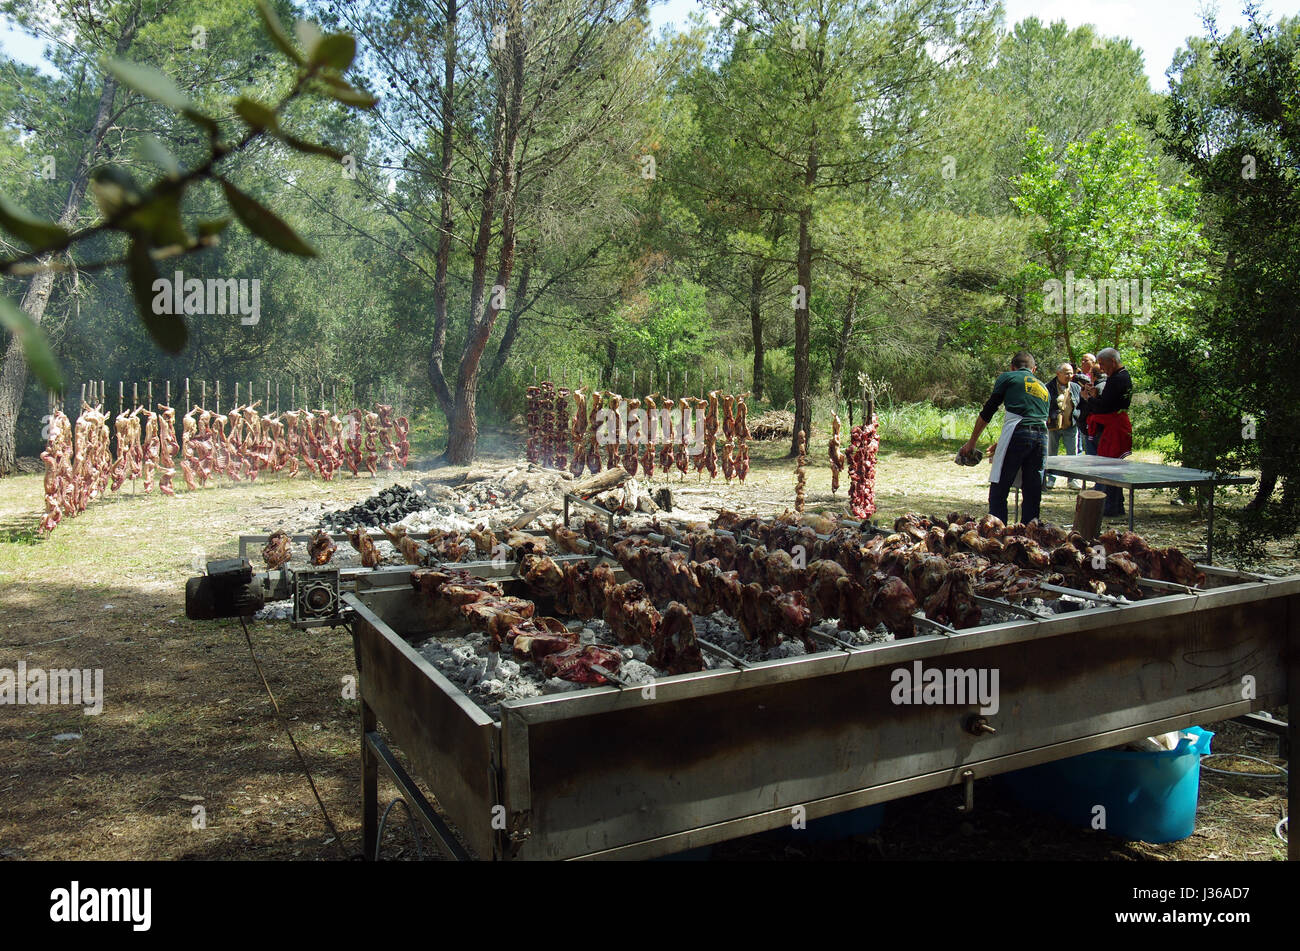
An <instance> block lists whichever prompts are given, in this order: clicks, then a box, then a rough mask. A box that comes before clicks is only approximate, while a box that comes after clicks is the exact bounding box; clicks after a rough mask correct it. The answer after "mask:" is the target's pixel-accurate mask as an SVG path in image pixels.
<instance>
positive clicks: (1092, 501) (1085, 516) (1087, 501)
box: [1074, 489, 1106, 541]
mask: <svg viewBox="0 0 1300 951" xmlns="http://www.w3.org/2000/svg"><path fill="white" fill-rule="evenodd" d="M1105 506H1106V493H1105V492H1098V491H1097V490H1096V489H1083V490H1082V491H1080V492H1079V494H1078V496H1077V497H1076V498H1075V502H1074V530H1075V531H1076V532H1078V533H1079V534H1080V535H1082V536H1083V537H1084V538H1085V539H1087V540H1088V541H1092V540H1093V539H1094V538H1096V537H1097V534H1098V533H1099V532H1100V531H1101V513H1102V509H1104V508H1105Z"/></svg>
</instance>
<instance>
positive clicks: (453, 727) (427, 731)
mask: <svg viewBox="0 0 1300 951" xmlns="http://www.w3.org/2000/svg"><path fill="white" fill-rule="evenodd" d="M575 557H577V556H575ZM592 557H598V556H597V555H593V556H592ZM456 567H458V568H465V569H468V570H469V571H470V572H471V573H474V574H477V575H481V576H494V577H498V578H507V579H508V578H509V577H510V576H511V574H512V571H513V566H508V567H507V566H502V565H500V564H492V563H489V562H476V563H469V564H462V565H457V566H456ZM1199 567H1200V568H1201V569H1202V570H1203V571H1205V572H1206V575H1207V577H1208V580H1207V582H1206V584H1205V585H1204V587H1202V588H1186V587H1183V586H1181V585H1173V584H1163V585H1162V584H1159V583H1153V582H1148V583H1146V585H1145V586H1146V587H1147V588H1149V589H1151V593H1152V595H1153V596H1151V597H1148V598H1146V599H1145V600H1142V601H1138V602H1132V603H1130V602H1125V601H1121V600H1118V599H1108V598H1104V597H1101V598H1094V599H1093V602H1094V606H1093V607H1092V608H1091V609H1089V610H1080V611H1074V612H1069V613H1062V614H1057V615H1054V616H1039V615H1036V614H1035V613H1034V612H1033V611H1030V610H1025V609H1021V610H1019V611H1018V612H1016V611H1008V612H1007V613H1008V614H1012V613H1018V614H1020V615H1023V616H1021V617H1018V618H1017V619H1015V620H1011V621H1006V622H1003V623H995V624H986V625H983V626H980V627H974V628H968V629H965V630H962V631H960V632H957V631H950V630H946V629H939V628H938V627H937V626H934V625H931V626H929V627H928V628H921V629H920V630H921V633H920V634H919V635H918V636H916V637H912V638H908V639H905V640H898V641H894V642H891V643H886V644H877V645H872V646H867V647H856V646H852V645H850V644H847V643H843V642H832V641H828V642H827V643H826V645H825V649H824V650H820V651H819V652H817V653H812V654H806V655H803V656H798V657H790V658H785V659H781V660H769V661H760V662H746V661H744V660H742V659H740V658H736V659H734V661H733V662H725V661H724V662H722V663H721V664H720V665H719V666H718V667H717V668H715V669H711V670H705V671H701V672H698V673H688V674H680V675H677V676H666V677H663V678H661V679H657V680H656V681H654V682H653V683H651V684H649V685H640V686H635V687H619V686H613V685H610V686H598V687H589V688H587V689H582V690H577V691H572V692H567V693H561V694H556V695H548V696H541V697H536V698H530V699H524V700H507V701H505V702H503V703H501V704H500V716H499V718H494V717H493V716H491V715H489V714H488V713H487V712H485V710H484V709H482V708H481V707H480V706H479V705H478V704H477V703H475V702H474V700H473V699H471V697H469V696H468V695H466V694H465V693H464V692H463V691H462V690H461V689H459V688H458V687H457V686H456V685H455V684H454V683H452V682H451V681H449V680H448V679H447V678H446V677H444V676H443V675H442V674H441V673H440V672H439V671H438V670H437V669H436V668H435V667H434V666H433V665H432V664H431V663H430V662H429V661H427V660H425V659H424V658H423V657H422V656H421V655H420V653H419V652H418V651H417V650H416V649H415V648H414V647H413V646H412V645H413V644H415V643H419V642H421V641H423V640H425V639H426V638H428V637H430V636H432V635H434V634H437V633H439V632H436V631H430V630H427V629H426V625H425V622H424V620H423V618H424V616H425V612H424V611H423V609H422V606H421V603H420V600H419V595H418V593H417V592H416V591H415V590H413V588H412V586H411V585H410V584H409V579H408V578H406V577H404V571H403V570H402V569H393V570H389V571H385V572H380V573H374V574H371V573H366V572H362V573H359V574H356V575H355V576H354V579H353V580H354V582H355V588H354V590H352V591H344V593H342V595H341V602H342V604H343V605H344V608H345V610H350V612H351V627H352V632H353V636H354V640H355V645H356V658H357V664H358V668H359V672H360V686H361V700H362V725H363V741H362V768H363V808H364V829H365V840H366V841H365V849H366V854H367V855H373V854H374V849H375V845H376V835H377V825H378V823H377V812H378V803H377V798H376V797H377V780H378V774H379V770H380V769H381V768H382V769H384V770H385V772H386V773H388V775H389V776H390V777H391V778H392V779H393V780H394V781H395V782H396V783H397V784H398V786H399V788H401V789H402V791H403V794H404V796H405V797H406V798H407V800H408V802H409V803H410V804H411V805H412V806H413V807H414V808H413V812H414V814H415V815H416V817H417V818H418V819H419V820H420V822H421V823H422V824H423V826H424V828H425V830H426V831H427V832H429V833H430V834H431V835H432V836H434V837H435V839H436V840H437V841H438V842H439V843H440V845H441V847H442V848H443V849H444V850H445V851H446V852H447V853H448V854H449V855H452V856H454V857H457V858H465V857H478V858H484V859H488V858H491V859H513V858H520V859H568V858H649V857H652V856H659V855H665V854H670V853H675V852H679V851H683V850H686V849H691V848H695V847H697V846H702V845H707V844H710V843H715V842H719V841H722V840H726V839H730V838H735V837H738V836H743V835H748V834H751V833H755V832H759V831H763V830H767V829H773V828H777V827H780V826H784V825H787V824H788V823H790V822H791V820H792V817H793V816H794V815H795V810H796V809H799V808H802V810H803V815H805V816H806V818H808V819H814V818H818V817H821V816H825V815H830V814H833V813H838V812H842V811H845V810H849V809H854V808H857V807H860V806H865V805H870V804H873V803H878V802H883V801H886V800H890V799H896V798H899V797H903V796H907V795H910V794H913V793H917V792H921V791H924V790H930V789H936V788H941V787H945V786H958V785H960V786H963V787H964V793H965V795H966V797H967V799H968V800H969V797H970V796H971V795H972V791H973V781H974V780H975V779H978V778H983V777H986V776H990V775H994V774H996V773H1001V772H1005V771H1008V770H1014V769H1020V768H1023V767H1027V766H1032V765H1035V764H1038V763H1043V762H1047V761H1050V760H1055V759H1060V758H1063V757H1067V756H1073V755H1075V754H1078V753H1083V752H1088V751H1091V750H1096V749H1102V748H1105V747H1110V746H1115V745H1117V744H1122V743H1125V742H1128V741H1130V740H1133V739H1137V738H1140V737H1144V736H1150V735H1154V734H1157V733H1161V732H1165V731H1169V730H1173V729H1178V728H1182V727H1186V726H1189V725H1192V724H1194V723H1198V722H1200V723H1204V722H1214V721H1217V720H1223V719H1227V718H1229V717H1234V716H1240V715H1243V714H1247V713H1251V712H1253V711H1258V710H1261V709H1264V708H1267V707H1276V706H1277V705H1278V704H1280V703H1285V702H1287V701H1288V691H1289V700H1290V702H1291V704H1292V705H1293V709H1294V705H1295V703H1296V701H1297V699H1300V696H1298V694H1300V577H1291V578H1274V577H1269V576H1263V575H1252V574H1248V573H1244V572H1233V571H1230V570H1226V569H1222V568H1214V567H1210V566H1199ZM512 584H518V582H510V581H507V593H519V594H523V595H525V596H526V595H527V592H526V591H524V590H518V591H515V592H512V591H511V585H512ZM1070 593H1071V594H1074V595H1079V592H1077V591H1071V592H1070ZM1001 606H1002V607H1004V608H1008V607H1010V606H1009V605H1005V604H1002V605H1001ZM918 663H919V664H920V665H921V668H920V669H922V670H924V669H929V668H937V669H940V670H941V671H944V672H946V671H972V672H979V671H996V672H997V675H998V687H999V702H998V705H997V710H996V712H983V713H982V712H981V710H980V706H979V703H978V701H977V700H976V699H975V698H973V697H968V698H967V700H968V701H969V702H965V703H951V702H950V703H937V704H936V703H925V702H920V703H915V702H898V701H899V699H900V698H899V695H898V694H899V691H898V690H896V689H895V688H896V686H897V683H898V682H899V680H900V677H901V675H900V674H899V673H897V672H899V671H908V672H914V671H917V670H918V668H917V667H916V665H917V664H918ZM954 679H955V680H957V681H960V680H961V679H962V677H961V676H960V675H959V676H957V677H956V678H954ZM1291 724H1292V725H1291V727H1290V730H1291V733H1290V739H1291V743H1292V744H1293V746H1294V745H1295V744H1296V742H1297V740H1298V739H1300V737H1297V735H1296V732H1297V730H1296V727H1295V720H1294V714H1293V718H1292V721H1291ZM381 725H382V727H383V728H384V730H385V731H386V734H387V737H388V739H385V737H384V735H383V734H381V732H380V727H381ZM390 742H391V743H392V744H393V745H394V746H396V747H397V748H399V749H400V750H402V751H403V752H404V753H405V755H406V757H407V759H408V761H409V763H410V765H411V772H412V773H413V774H414V777H415V778H414V779H413V778H412V776H411V774H410V773H408V772H407V770H406V769H404V768H403V767H402V766H401V765H400V764H399V763H398V761H397V759H396V757H395V756H394V755H393V752H392V750H391V749H390V745H389V744H390ZM417 780H418V784H417ZM421 784H422V786H423V789H424V790H427V792H428V793H430V794H432V796H433V797H434V798H436V800H437V803H438V806H439V810H435V809H433V808H432V807H431V806H430V804H429V802H428V799H427V797H426V795H425V792H424V791H422V789H421ZM1296 790H1297V787H1296V784H1294V783H1293V784H1292V787H1291V803H1290V804H1291V807H1292V809H1293V810H1294V807H1295V805H1296V802H1297V792H1296ZM1290 848H1291V852H1290V857H1291V858H1293V859H1294V858H1298V857H1300V853H1298V852H1297V846H1295V845H1292V846H1291V847H1290Z"/></svg>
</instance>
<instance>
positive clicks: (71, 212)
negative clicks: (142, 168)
mask: <svg viewBox="0 0 1300 951" xmlns="http://www.w3.org/2000/svg"><path fill="white" fill-rule="evenodd" d="M134 34H135V20H134V18H132V19H131V20H130V21H129V22H128V24H127V28H126V32H125V33H123V34H122V38H121V39H120V40H119V41H118V44H117V49H118V53H119V55H120V54H121V53H122V52H124V51H125V49H126V47H128V46H130V44H131V38H132V37H133V36H134ZM116 94H117V80H115V79H113V78H112V77H107V78H105V80H104V88H103V89H102V90H101V91H100V94H99V106H98V108H97V109H96V110H95V121H94V123H93V124H92V125H91V128H90V135H89V136H88V137H87V139H86V148H85V150H84V151H83V152H82V153H81V158H80V160H79V161H78V162H77V170H76V172H75V173H74V174H73V176H72V181H71V183H70V184H69V185H68V197H67V199H66V200H65V201H64V203H63V213H62V214H61V215H59V224H60V225H61V226H63V227H64V228H67V229H69V230H71V228H72V226H73V224H74V223H75V222H76V220H77V214H78V212H79V211H80V209H81V200H82V199H83V198H84V197H85V195H86V185H87V183H88V182H89V181H90V168H91V166H92V165H93V164H94V161H95V156H96V155H97V154H98V152H99V146H100V143H101V142H102V141H103V138H104V132H105V130H106V129H107V128H108V120H109V115H110V113H111V112H112V106H113V97H114V96H115V95H116ZM53 259H54V255H53V254H46V255H42V256H41V257H40V258H39V259H38V262H37V263H39V264H40V265H42V266H45V265H48V264H50V262H51V261H52V260H53ZM53 289H54V272H53V271H42V272H40V273H38V274H35V275H33V276H32V280H31V283H30V284H28V285H27V293H26V294H24V295H23V301H22V305H21V306H22V310H23V313H25V314H27V316H28V317H30V318H31V319H32V323H35V324H39V323H40V322H41V318H43V317H44V316H45V308H46V307H47V306H48V305H49V302H50V293H51V291H53ZM26 389H27V362H26V361H25V360H24V359H23V348H22V345H21V344H20V343H19V342H18V338H17V337H11V339H10V341H9V346H8V348H7V349H6V350H5V355H4V364H3V368H2V369H0V476H6V475H9V474H10V473H12V472H13V471H14V470H15V464H16V462H17V460H16V458H15V435H16V433H17V430H18V413H19V412H20V411H21V409H22V405H23V393H24V391H25V390H26Z"/></svg>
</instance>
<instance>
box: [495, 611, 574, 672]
mask: <svg viewBox="0 0 1300 951" xmlns="http://www.w3.org/2000/svg"><path fill="white" fill-rule="evenodd" d="M506 636H507V640H508V641H509V642H510V647H511V650H513V651H514V654H515V656H516V657H519V658H523V659H527V660H533V661H536V662H538V663H540V662H541V661H542V659H543V658H544V657H546V655H547V654H558V653H560V652H561V651H566V650H568V649H569V648H571V647H573V646H575V645H576V644H577V643H578V633H577V632H576V631H570V630H569V629H568V628H567V627H565V626H564V622H563V621H560V620H559V619H558V618H553V617H533V618H530V619H528V620H526V621H523V622H521V623H519V624H513V625H511V626H510V630H509V632H508V633H507V635H506Z"/></svg>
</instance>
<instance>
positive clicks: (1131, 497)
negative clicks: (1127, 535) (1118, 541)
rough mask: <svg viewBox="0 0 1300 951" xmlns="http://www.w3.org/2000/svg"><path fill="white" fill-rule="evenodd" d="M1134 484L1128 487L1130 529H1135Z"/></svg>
mask: <svg viewBox="0 0 1300 951" xmlns="http://www.w3.org/2000/svg"><path fill="white" fill-rule="evenodd" d="M1133 491H1134V489H1133V486H1131V485H1130V486H1129V487H1128V530H1129V531H1130V532H1131V531H1133Z"/></svg>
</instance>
